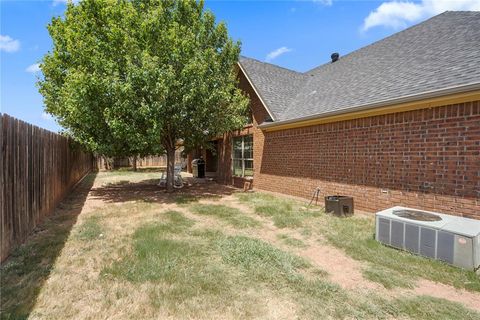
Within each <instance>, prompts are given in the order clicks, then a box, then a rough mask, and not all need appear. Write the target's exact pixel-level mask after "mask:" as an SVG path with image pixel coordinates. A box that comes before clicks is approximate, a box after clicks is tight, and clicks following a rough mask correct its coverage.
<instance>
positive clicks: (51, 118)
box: [42, 112, 53, 121]
mask: <svg viewBox="0 0 480 320" xmlns="http://www.w3.org/2000/svg"><path fill="white" fill-rule="evenodd" d="M42 119H43V120H48V121H50V120H53V117H52V116H51V115H50V114H48V113H46V112H42Z"/></svg>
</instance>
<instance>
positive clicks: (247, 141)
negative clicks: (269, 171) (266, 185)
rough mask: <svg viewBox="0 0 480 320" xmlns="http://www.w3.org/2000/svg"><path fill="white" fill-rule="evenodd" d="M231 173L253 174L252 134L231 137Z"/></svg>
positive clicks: (243, 175)
mask: <svg viewBox="0 0 480 320" xmlns="http://www.w3.org/2000/svg"><path fill="white" fill-rule="evenodd" d="M232 160H233V175H234V176H237V177H251V176H253V136H252V135H249V136H242V137H235V138H233V157H232Z"/></svg>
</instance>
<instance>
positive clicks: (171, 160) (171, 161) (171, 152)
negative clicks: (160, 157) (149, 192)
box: [166, 146, 175, 192]
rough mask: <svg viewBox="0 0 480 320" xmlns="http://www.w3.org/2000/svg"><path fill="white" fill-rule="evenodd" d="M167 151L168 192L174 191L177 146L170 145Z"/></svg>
mask: <svg viewBox="0 0 480 320" xmlns="http://www.w3.org/2000/svg"><path fill="white" fill-rule="evenodd" d="M166 151H167V192H173V190H174V189H173V181H174V179H175V176H174V175H175V146H168V147H167V148H166Z"/></svg>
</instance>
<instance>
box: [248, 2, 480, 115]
mask: <svg viewBox="0 0 480 320" xmlns="http://www.w3.org/2000/svg"><path fill="white" fill-rule="evenodd" d="M239 64H240V66H241V68H242V70H243V71H244V72H245V74H246V76H247V77H248V79H249V80H250V82H251V84H252V85H253V86H254V88H255V90H256V91H257V93H258V94H259V96H260V98H261V99H262V101H263V102H264V104H265V105H266V108H267V109H268V111H269V112H270V113H271V115H272V116H273V119H274V120H275V121H276V122H278V121H289V120H295V119H301V118H306V117H310V116H322V115H327V114H332V113H335V112H337V113H341V112H350V111H352V110H354V109H355V108H357V107H362V106H368V105H372V106H373V105H375V104H379V106H380V104H382V103H383V105H382V106H385V105H388V103H387V102H388V101H390V100H392V101H393V100H395V99H399V98H402V97H415V96H417V95H418V96H420V95H422V94H425V93H430V94H431V93H435V92H439V93H440V92H442V91H445V90H446V89H451V88H460V89H458V90H461V88H464V89H465V90H472V89H471V88H472V86H471V85H472V84H480V12H465V11H463V12H445V13H442V14H440V15H438V16H435V17H433V18H430V19H429V20H426V21H424V22H422V23H420V24H418V25H415V26H413V27H410V28H408V29H405V30H403V31H401V32H398V33H396V34H394V35H392V36H390V37H387V38H385V39H383V40H380V41H378V42H375V43H373V44H371V45H368V46H366V47H364V48H361V49H359V50H356V51H354V52H352V53H350V54H348V55H345V56H343V57H342V56H341V57H340V59H339V60H338V61H337V62H334V63H326V64H324V65H321V66H319V67H317V68H314V69H312V70H310V71H307V72H305V73H300V72H296V71H293V70H288V69H285V68H282V67H279V66H275V65H272V64H269V63H265V62H261V61H258V60H255V59H251V58H246V57H241V58H240V61H239ZM458 90H457V91H458Z"/></svg>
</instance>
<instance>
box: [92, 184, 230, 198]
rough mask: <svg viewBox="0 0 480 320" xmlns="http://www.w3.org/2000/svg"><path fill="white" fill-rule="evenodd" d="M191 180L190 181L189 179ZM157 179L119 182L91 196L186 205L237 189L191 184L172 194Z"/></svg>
mask: <svg viewBox="0 0 480 320" xmlns="http://www.w3.org/2000/svg"><path fill="white" fill-rule="evenodd" d="M190 180H191V179H190ZM158 181H159V179H146V180H142V181H139V182H129V183H128V182H127V181H119V182H117V183H109V184H106V185H103V186H99V187H97V188H94V189H92V191H91V195H92V196H93V197H95V198H97V199H100V200H102V201H105V202H109V203H115V202H126V201H138V200H142V201H145V202H158V203H177V204H187V203H190V202H195V201H198V200H199V199H202V198H217V199H218V198H220V197H222V196H227V195H231V194H232V193H234V192H236V191H237V190H238V189H236V188H234V187H231V186H226V185H221V184H218V183H216V182H213V181H208V182H204V183H193V184H189V185H186V186H185V187H183V188H181V189H175V190H174V192H172V193H167V192H165V188H162V187H159V186H158ZM191 181H193V180H191Z"/></svg>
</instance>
